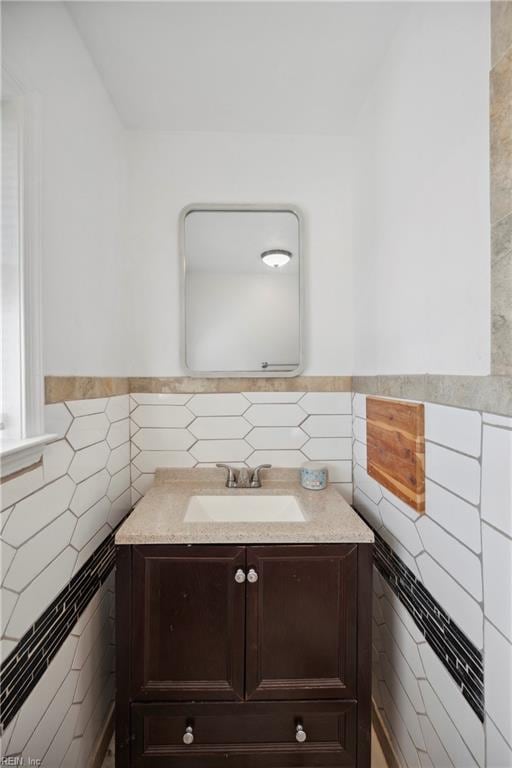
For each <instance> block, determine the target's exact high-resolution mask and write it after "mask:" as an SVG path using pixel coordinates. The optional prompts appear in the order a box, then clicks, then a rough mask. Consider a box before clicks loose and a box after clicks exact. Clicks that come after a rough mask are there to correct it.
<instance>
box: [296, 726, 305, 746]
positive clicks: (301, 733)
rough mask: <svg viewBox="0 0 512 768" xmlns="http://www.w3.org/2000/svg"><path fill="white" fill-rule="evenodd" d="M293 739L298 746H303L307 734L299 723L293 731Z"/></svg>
mask: <svg viewBox="0 0 512 768" xmlns="http://www.w3.org/2000/svg"><path fill="white" fill-rule="evenodd" d="M295 738H296V739H297V741H298V742H299V744H303V743H304V742H305V741H306V739H307V734H306V731H305V730H304V728H303V727H302V725H301V724H300V723H299V725H298V726H297V727H296V729H295Z"/></svg>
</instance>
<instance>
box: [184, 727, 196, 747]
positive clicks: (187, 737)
mask: <svg viewBox="0 0 512 768" xmlns="http://www.w3.org/2000/svg"><path fill="white" fill-rule="evenodd" d="M183 743H184V744H187V745H188V744H193V743H194V731H193V729H192V726H191V725H187V727H186V728H185V733H184V734H183Z"/></svg>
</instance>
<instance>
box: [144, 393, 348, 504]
mask: <svg viewBox="0 0 512 768" xmlns="http://www.w3.org/2000/svg"><path fill="white" fill-rule="evenodd" d="M130 399H131V405H130V429H131V439H132V461H131V470H132V500H133V503H136V502H137V501H138V500H139V499H140V498H141V496H142V495H143V494H144V493H145V492H146V490H147V489H148V487H149V486H150V485H151V483H152V482H153V476H154V472H155V469H156V467H162V466H168V467H195V466H200V467H204V466H215V464H216V462H220V461H222V462H231V463H233V464H236V465H243V466H245V465H250V466H256V465H257V464H262V463H269V464H272V465H273V466H274V467H300V466H301V465H302V464H303V463H304V462H306V461H308V460H313V459H314V460H320V461H322V462H325V464H326V465H327V467H328V468H329V477H330V480H331V482H333V483H334V484H335V485H336V487H337V488H338V489H339V490H340V492H341V493H342V494H343V495H344V496H345V498H346V499H347V500H348V501H351V500H352V437H351V436H352V416H351V412H352V403H351V394H350V392H308V393H307V394H306V393H305V392H244V393H226V394H222V393H212V394H201V395H192V394H190V395H176V394H144V393H139V394H137V393H132V395H131V398H130Z"/></svg>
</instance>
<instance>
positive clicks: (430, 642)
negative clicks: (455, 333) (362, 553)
mask: <svg viewBox="0 0 512 768" xmlns="http://www.w3.org/2000/svg"><path fill="white" fill-rule="evenodd" d="M425 441H426V443H425V447H426V458H425V467H426V514H424V515H419V514H417V513H416V512H415V511H414V510H413V509H412V508H411V507H409V506H407V505H406V504H404V503H403V502H402V501H400V499H398V498H397V497H396V496H394V495H393V494H392V493H391V492H390V491H388V490H387V489H386V488H384V487H383V486H381V485H380V484H379V483H378V482H376V481H375V480H374V479H373V478H371V477H370V476H369V475H368V473H367V471H366V397H365V395H362V394H355V395H354V396H353V456H354V468H353V477H354V507H355V508H356V509H357V510H358V512H360V514H361V515H362V516H363V517H364V518H366V520H367V521H368V523H369V524H370V525H371V526H372V527H373V528H374V530H375V533H376V547H375V554H376V567H375V580H374V630H373V644H374V645H373V661H374V663H373V696H374V703H375V705H376V707H377V709H378V712H379V714H380V716H381V718H382V720H383V722H384V724H385V726H386V728H387V730H388V732H389V734H390V736H391V739H392V742H393V745H394V748H395V750H396V752H397V755H398V756H399V760H400V761H401V762H402V763H403V765H404V766H407V767H408V768H416V766H418V767H421V768H426V766H434V768H451V767H452V766H453V767H454V768H471V767H472V766H480V767H481V768H483V766H486V767H487V768H509V766H511V765H512V708H511V697H510V680H511V679H512V599H511V586H512V585H511V577H512V523H511V521H512V418H507V417H503V416H497V415H494V414H490V413H482V412H478V411H472V410H467V409H462V408H454V407H447V406H442V405H434V404H431V403H425Z"/></svg>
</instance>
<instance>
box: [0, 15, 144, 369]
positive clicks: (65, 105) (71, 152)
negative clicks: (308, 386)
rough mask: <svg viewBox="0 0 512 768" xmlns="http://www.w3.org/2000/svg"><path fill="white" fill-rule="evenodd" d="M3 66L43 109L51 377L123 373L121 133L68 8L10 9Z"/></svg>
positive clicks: (46, 313) (47, 335) (46, 304)
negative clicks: (36, 97)
mask: <svg viewBox="0 0 512 768" xmlns="http://www.w3.org/2000/svg"><path fill="white" fill-rule="evenodd" d="M2 16H3V63H4V65H5V66H6V67H7V70H8V72H9V73H10V74H11V75H12V76H13V77H14V78H16V79H17V80H19V81H20V83H21V85H22V86H23V88H24V89H26V90H28V91H30V92H34V91H35V92H37V93H39V94H40V96H41V104H42V126H41V129H42V158H41V161H42V179H43V182H42V221H43V313H44V357H45V369H44V370H45V373H46V374H86V375H123V374H124V373H126V368H127V360H128V359H129V354H128V344H129V338H128V334H127V330H126V328H127V324H126V319H127V309H128V307H127V285H126V280H125V278H126V270H125V261H124V257H123V254H122V252H121V247H120V246H121V240H120V226H121V199H120V190H121V182H122V175H123V162H122V154H121V152H122V142H121V136H122V126H121V123H120V121H119V119H118V117H117V113H116V112H115V110H114V108H113V106H112V104H111V102H110V100H109V98H108V95H107V93H106V91H105V88H104V86H103V84H102V82H101V80H100V78H99V76H98V74H97V71H96V69H95V67H94V65H93V63H92V61H91V59H90V57H89V54H88V53H87V51H86V49H85V47H84V45H83V43H82V40H81V38H80V37H79V35H78V32H77V31H76V28H75V26H74V24H73V22H72V20H71V18H70V16H69V14H68V12H67V10H66V8H65V6H64V4H61V3H52V2H46V3H37V2H36V3H31V2H27V3H21V2H15V3H4V4H3V6H2Z"/></svg>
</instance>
